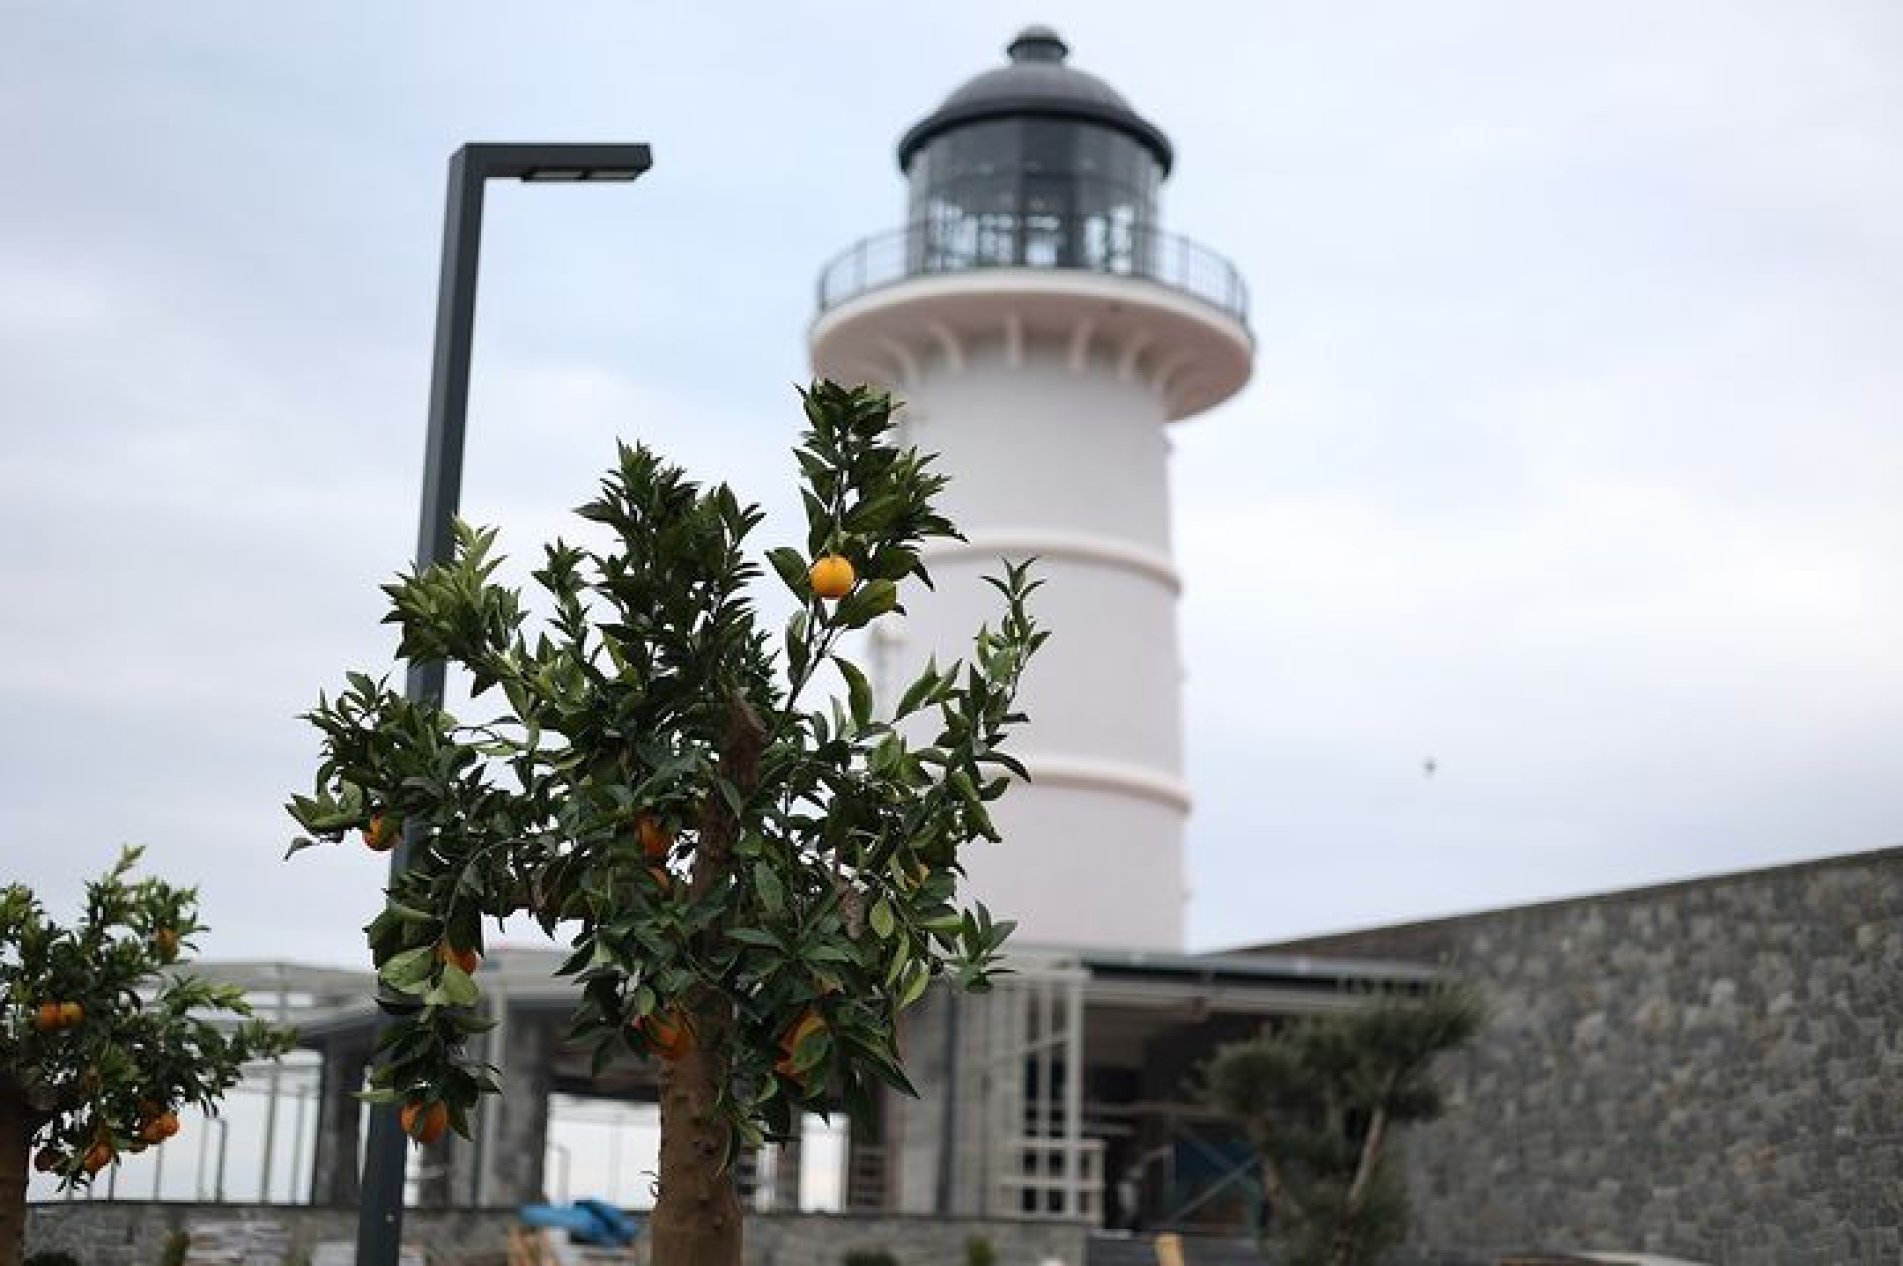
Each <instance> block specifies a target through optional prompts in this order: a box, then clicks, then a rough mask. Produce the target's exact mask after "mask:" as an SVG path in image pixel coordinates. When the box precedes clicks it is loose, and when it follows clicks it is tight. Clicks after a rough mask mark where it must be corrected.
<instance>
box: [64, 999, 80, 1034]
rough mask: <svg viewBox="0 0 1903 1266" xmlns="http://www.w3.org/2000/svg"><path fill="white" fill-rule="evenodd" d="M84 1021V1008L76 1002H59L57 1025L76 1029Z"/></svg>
mask: <svg viewBox="0 0 1903 1266" xmlns="http://www.w3.org/2000/svg"><path fill="white" fill-rule="evenodd" d="M85 1022H86V1008H84V1007H82V1006H80V1005H79V1004H78V1003H77V1002H62V1003H60V1004H59V1026H60V1027H61V1028H62V1029H76V1028H78V1027H79V1026H80V1025H81V1024H84V1023H85Z"/></svg>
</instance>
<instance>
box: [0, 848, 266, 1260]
mask: <svg viewBox="0 0 1903 1266" xmlns="http://www.w3.org/2000/svg"><path fill="white" fill-rule="evenodd" d="M139 857H140V850H138V849H127V850H125V851H124V853H122V854H121V856H120V858H119V862H118V864H117V865H115V866H114V867H113V868H112V869H111V870H110V871H108V872H107V873H106V874H105V875H104V876H103V877H102V878H100V879H97V880H95V881H93V882H92V883H90V884H88V885H87V888H86V908H85V911H84V913H83V914H82V915H81V917H80V920H79V922H78V923H77V924H75V925H73V926H72V927H70V928H66V927H60V926H59V925H57V924H55V923H53V922H51V921H49V920H48V919H47V917H46V912H45V910H44V909H43V908H42V907H41V905H40V902H39V900H38V898H36V897H35V896H34V895H33V892H32V891H31V890H30V889H28V888H26V887H23V886H21V885H18V884H15V885H13V886H11V887H8V888H5V889H0V994H4V998H5V1008H6V1009H5V1013H4V1018H3V1019H0V1266H19V1262H20V1260H21V1253H22V1251H23V1248H24V1244H23V1239H24V1235H25V1230H26V1187H27V1164H28V1158H29V1157H31V1158H32V1164H33V1166H34V1167H35V1168H36V1169H38V1170H40V1171H42V1172H45V1173H50V1174H53V1175H55V1176H56V1177H57V1178H58V1180H59V1183H60V1186H61V1187H62V1188H71V1187H84V1186H86V1185H88V1184H89V1183H91V1182H92V1181H93V1179H94V1178H95V1177H96V1176H97V1175H98V1174H99V1173H100V1172H101V1171H103V1170H105V1169H106V1168H107V1167H108V1166H110V1165H115V1164H117V1163H118V1161H119V1157H120V1156H121V1155H122V1154H124V1153H128V1152H135V1153H136V1152H142V1151H144V1150H145V1149H146V1148H148V1147H160V1146H163V1145H164V1143H165V1141H166V1140H167V1139H169V1138H171V1137H172V1136H173V1135H175V1134H177V1133H178V1130H179V1121H178V1110H179V1109H180V1108H181V1107H184V1106H186V1105H188V1104H189V1105H191V1106H194V1107H197V1108H201V1109H204V1110H205V1111H207V1112H209V1111H213V1110H215V1108H216V1106H217V1103H218V1100H219V1097H220V1096H221V1095H222V1094H223V1093H224V1092H225V1091H226V1090H228V1089H230V1088H231V1086H232V1084H233V1083H235V1082H236V1081H237V1080H238V1078H239V1075H240V1073H241V1071H242V1069H243V1067H244V1065H245V1064H246V1063H247V1062H249V1061H251V1060H256V1059H264V1058H268V1057H272V1056H275V1055H278V1054H280V1053H281V1052H282V1051H283V1050H284V1049H285V1048H286V1047H287V1046H288V1045H289V1043H290V1035H289V1034H287V1033H284V1032H281V1031H279V1030H276V1029H273V1028H271V1027H270V1026H269V1025H266V1024H264V1023H262V1022H259V1021H255V1020H251V1019H249V1016H250V1014H251V1013H250V1009H249V1008H248V1007H247V1006H246V1005H245V1000H244V995H243V993H242V991H240V990H238V989H237V988H235V987H231V986H222V985H213V984H208V983H206V982H204V981H202V980H197V979H194V978H192V977H191V976H189V975H186V974H185V973H183V972H182V971H180V970H179V969H178V968H177V966H176V964H177V961H178V958H179V955H180V953H181V952H183V951H184V949H185V948H186V947H187V946H188V944H189V938H190V937H192V936H193V935H194V934H196V933H198V932H200V931H202V930H203V929H204V925H203V924H201V923H199V921H198V912H197V905H198V900H197V893H196V892H195V891H194V890H193V889H189V888H175V887H173V886H172V885H170V884H167V883H163V882H161V881H159V880H156V879H136V880H135V879H133V878H132V869H133V867H134V866H135V865H136V864H137V862H138V859H139ZM221 1015H222V1017H223V1018H222V1019H220V1018H219V1017H221Z"/></svg>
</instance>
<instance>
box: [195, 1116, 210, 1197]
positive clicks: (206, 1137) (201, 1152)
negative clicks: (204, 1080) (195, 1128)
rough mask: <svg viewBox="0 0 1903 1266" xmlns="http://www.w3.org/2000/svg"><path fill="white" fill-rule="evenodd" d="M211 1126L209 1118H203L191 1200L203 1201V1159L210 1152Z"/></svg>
mask: <svg viewBox="0 0 1903 1266" xmlns="http://www.w3.org/2000/svg"><path fill="white" fill-rule="evenodd" d="M213 1124H214V1122H213V1121H212V1119H211V1118H210V1117H207V1118H205V1132H204V1133H202V1134H200V1135H199V1136H198V1180H197V1181H196V1182H194V1183H193V1184H192V1198H193V1199H195V1200H198V1201H201V1202H202V1201H203V1200H204V1199H205V1157H206V1156H207V1155H208V1154H209V1153H210V1151H211V1127H212V1125H213Z"/></svg>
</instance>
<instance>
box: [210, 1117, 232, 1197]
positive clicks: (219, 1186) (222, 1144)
mask: <svg viewBox="0 0 1903 1266" xmlns="http://www.w3.org/2000/svg"><path fill="white" fill-rule="evenodd" d="M230 1142H231V1122H229V1121H227V1120H225V1119H224V1118H223V1117H220V1118H218V1177H217V1179H216V1180H215V1181H214V1182H213V1184H212V1189H211V1199H212V1203H213V1204H223V1203H224V1202H225V1148H226V1147H227V1145H229V1144H230Z"/></svg>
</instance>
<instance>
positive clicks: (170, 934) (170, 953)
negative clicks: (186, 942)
mask: <svg viewBox="0 0 1903 1266" xmlns="http://www.w3.org/2000/svg"><path fill="white" fill-rule="evenodd" d="M152 952H153V953H154V954H156V955H158V959H159V961H160V962H161V963H169V962H171V961H172V960H173V959H175V958H177V957H178V933H177V932H174V931H173V930H172V929H171V928H160V929H159V930H158V931H156V932H154V933H153V934H152Z"/></svg>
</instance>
